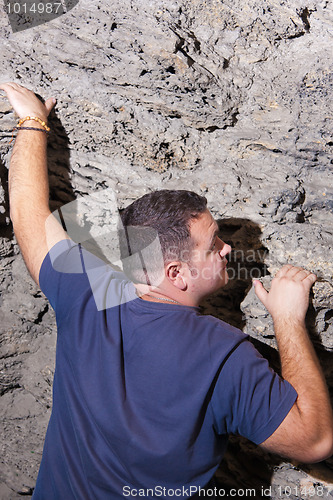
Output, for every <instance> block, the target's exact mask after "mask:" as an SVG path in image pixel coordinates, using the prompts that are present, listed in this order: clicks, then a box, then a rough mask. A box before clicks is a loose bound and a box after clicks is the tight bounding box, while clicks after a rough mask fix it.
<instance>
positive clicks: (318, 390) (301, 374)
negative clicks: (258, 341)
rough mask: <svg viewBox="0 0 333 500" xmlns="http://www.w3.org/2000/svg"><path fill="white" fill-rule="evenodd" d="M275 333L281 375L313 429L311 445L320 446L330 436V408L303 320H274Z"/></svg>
mask: <svg viewBox="0 0 333 500" xmlns="http://www.w3.org/2000/svg"><path fill="white" fill-rule="evenodd" d="M274 329H275V335H276V339H277V343H278V347H279V353H280V358H281V367H282V375H283V377H284V378H285V379H286V380H288V382H290V383H291V384H292V386H293V387H294V388H295V390H296V391H297V393H298V398H297V403H296V404H297V407H298V410H299V412H300V416H301V418H302V420H303V421H304V423H306V424H307V425H309V424H311V425H310V427H311V428H312V429H313V439H314V444H313V446H316V445H317V444H318V446H323V444H325V439H326V437H328V436H331V435H332V425H333V420H332V408H331V403H330V398H329V394H328V390H327V386H326V382H325V378H324V375H323V372H322V369H321V367H320V364H319V361H318V358H317V355H316V353H315V350H314V347H313V345H312V342H311V340H310V338H309V335H308V332H307V329H306V326H305V323H304V322H299V321H297V322H294V323H293V322H291V321H288V320H285V319H282V318H280V319H275V321H274Z"/></svg>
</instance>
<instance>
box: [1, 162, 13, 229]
mask: <svg viewBox="0 0 333 500" xmlns="http://www.w3.org/2000/svg"><path fill="white" fill-rule="evenodd" d="M0 183H1V186H2V189H3V200H1V201H2V204H1V205H0V237H1V238H7V239H11V238H12V236H13V227H12V224H11V222H10V219H9V195H8V169H7V168H6V166H5V164H4V162H3V160H2V159H1V158H0Z"/></svg>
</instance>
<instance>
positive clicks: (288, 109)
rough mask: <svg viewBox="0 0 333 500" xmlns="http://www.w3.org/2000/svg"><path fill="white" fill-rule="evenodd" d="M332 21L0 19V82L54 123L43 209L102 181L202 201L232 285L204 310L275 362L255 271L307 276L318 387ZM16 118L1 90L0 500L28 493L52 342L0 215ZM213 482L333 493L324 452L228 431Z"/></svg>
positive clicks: (297, 11) (146, 13)
mask: <svg viewBox="0 0 333 500" xmlns="http://www.w3.org/2000/svg"><path fill="white" fill-rule="evenodd" d="M2 8H3V7H2ZM332 21H333V9H332V5H330V4H329V2H327V1H325V0H324V1H321V0H319V1H314V0H309V1H305V0H281V1H280V2H262V3H261V4H260V5H258V2H255V1H254V0H247V1H246V2H241V1H240V0H233V1H232V2H231V1H229V0H228V1H221V0H219V1H218V0H211V1H210V2H208V1H207V0H191V1H186V0H179V1H178V0H176V1H171V2H167V1H163V0H161V1H155V0H152V1H142V0H133V1H131V0H122V1H118V0H115V1H114V2H106V1H105V0H102V1H99V2H94V3H93V2H88V1H87V0H80V1H79V3H78V4H77V5H76V6H75V7H74V8H73V9H72V10H71V11H70V12H68V13H66V14H64V15H63V16H61V17H59V18H58V19H55V20H53V21H51V22H48V23H45V24H42V25H39V26H36V27H33V28H30V29H26V30H23V31H19V32H16V33H13V31H12V29H11V27H10V25H9V21H8V18H7V16H6V14H5V11H1V15H0V34H1V52H0V61H1V77H0V79H1V81H2V82H5V81H8V80H15V81H17V82H18V83H21V84H23V85H26V86H28V87H29V88H31V89H33V90H35V91H36V92H38V93H39V94H40V95H41V96H43V97H45V98H46V97H49V96H55V97H56V98H57V100H58V103H57V106H56V110H55V113H54V114H53V116H52V117H51V119H50V123H51V127H52V131H53V132H52V135H51V137H50V139H49V170H50V185H51V198H52V201H51V206H52V208H54V209H55V208H57V207H59V206H60V205H63V204H66V203H68V202H70V201H72V200H73V199H75V198H77V197H80V196H85V195H87V194H91V193H98V192H99V191H100V190H102V189H105V188H110V190H111V191H112V192H113V193H115V195H116V198H117V203H118V206H119V207H123V206H125V205H126V204H128V203H129V202H131V201H132V200H134V199H135V198H137V197H138V196H140V195H142V194H144V193H146V192H148V191H150V190H153V189H158V188H162V187H164V188H170V189H173V188H175V189H178V188H180V189H192V190H195V191H197V192H198V193H201V194H204V195H205V196H206V197H207V199H208V204H209V208H210V209H211V211H212V213H213V215H214V216H215V217H216V219H217V220H218V221H219V224H220V228H221V235H222V237H223V238H224V239H225V240H226V241H227V242H230V243H231V244H232V245H233V248H234V252H233V254H232V255H231V262H230V273H231V278H232V279H231V280H230V284H229V285H228V288H227V289H226V290H223V291H221V292H220V293H219V294H217V295H216V296H214V297H212V299H211V300H209V301H207V303H206V304H205V305H204V310H205V311H207V312H209V313H213V314H214V315H216V316H218V317H221V318H224V319H226V320H227V321H229V322H231V323H232V324H235V325H238V326H240V327H242V328H243V329H244V331H246V332H248V333H249V334H250V335H251V336H252V337H253V341H254V343H255V344H256V346H257V347H258V348H259V349H260V350H261V351H262V352H263V354H264V355H266V356H268V357H269V358H270V360H271V362H272V364H273V365H276V366H278V365H277V363H278V361H277V359H276V350H275V347H276V346H275V340H274V336H273V335H272V324H271V321H270V318H269V316H268V315H267V313H266V311H265V310H264V308H263V306H262V305H261V304H260V303H259V302H258V300H257V299H256V297H255V295H254V292H253V290H252V288H251V278H253V277H258V276H262V277H263V278H262V280H263V282H264V283H266V284H267V285H268V286H269V282H270V280H271V275H272V274H274V272H276V270H277V269H278V268H279V267H280V266H281V265H283V264H285V263H291V264H296V265H301V266H304V267H306V268H308V269H311V270H312V271H314V272H316V273H317V275H318V277H319V280H318V282H317V283H316V284H315V286H314V288H313V296H312V301H311V307H310V311H309V315H308V316H309V317H308V324H309V329H310V331H311V335H312V337H313V341H314V343H315V345H316V348H317V351H318V354H319V357H320V360H321V363H322V365H323V367H324V370H325V375H326V377H327V380H328V382H329V385H330V390H331V391H332V390H333V370H332V349H333V324H332V317H333V314H332V298H333V278H332V276H333V264H332V262H333V258H332V257H333V255H332V254H333V252H332V239H333V237H332V232H333V222H332V207H333V201H332V200H333V196H332V195H333V172H332V162H331V152H332V146H333V143H332V138H331V135H330V132H331V130H332V99H331V94H332V83H333V78H332V72H331V69H332ZM15 124H16V118H15V117H14V114H13V113H12V111H11V108H10V106H9V105H8V103H7V101H6V100H5V99H0V128H1V131H2V132H1V134H0V144H1V150H0V151H1V156H0V173H1V175H0V177H1V186H0V230H1V239H0V257H1V271H2V272H1V277H0V293H1V297H0V329H1V332H0V333H1V365H2V366H1V394H2V396H1V418H2V421H3V426H2V436H1V443H2V466H1V470H0V481H1V485H0V497H1V498H3V499H4V500H5V499H13V498H20V494H23V493H24V494H26V495H29V493H31V490H32V488H33V485H34V482H35V478H36V474H37V471H38V465H39V461H40V458H41V452H42V445H43V438H44V434H45V429H46V425H47V421H48V418H49V416H50V408H51V386H52V376H53V370H54V349H55V335H56V331H55V320H54V314H53V312H52V310H51V308H50V307H49V306H48V303H47V301H46V299H45V297H44V296H43V294H42V293H41V292H40V291H39V289H38V287H37V286H36V285H35V284H34V283H33V282H32V280H31V278H30V276H29V275H28V273H27V271H26V269H25V266H24V263H23V261H22V258H21V256H20V254H19V251H18V248H17V244H16V241H15V238H14V236H13V233H12V227H11V224H10V220H9V206H8V190H7V169H8V165H9V158H10V153H11V149H12V145H11V144H9V140H10V136H11V134H10V133H8V132H5V131H7V130H10V129H12V128H13V126H14V125H15ZM96 198H97V200H96V202H95V204H93V208H92V210H91V211H90V212H89V213H87V214H85V218H86V223H87V224H88V225H90V227H93V225H94V224H96V221H98V220H100V218H101V206H100V204H99V203H98V195H97V197H96ZM101 224H102V223H101ZM32 230H33V229H32ZM219 477H220V479H221V481H222V482H223V484H225V485H229V486H231V487H232V486H233V485H238V487H244V488H245V487H251V486H253V485H254V486H255V487H256V488H257V489H258V491H259V490H260V488H261V487H269V486H272V487H273V490H272V498H295V499H296V498H303V496H302V495H301V494H300V491H297V490H295V489H293V488H294V487H295V486H296V487H300V486H303V487H304V488H309V487H310V486H314V485H315V487H316V488H317V487H318V485H321V486H323V488H324V490H323V491H324V492H325V495H326V496H328V495H330V494H332V495H333V461H332V459H329V460H327V461H325V462H323V463H321V464H317V465H313V466H312V465H311V466H309V465H308V466H304V465H302V464H298V463H295V462H293V463H289V462H286V461H283V460H282V459H278V458H277V457H272V456H268V455H265V454H263V453H261V452H260V451H258V449H257V448H256V447H254V446H253V445H252V444H251V443H249V442H247V441H246V440H242V439H236V438H233V439H232V440H231V443H230V448H229V451H228V455H227V459H226V461H225V464H224V465H223V467H221V470H220V471H219ZM288 488H292V490H291V491H289V490H288ZM319 491H321V490H315V492H316V494H318V495H319V496H318V498H320V497H322V495H320V494H319V493H318V492H319ZM304 498H306V496H304ZM312 498H317V496H313V497H312Z"/></svg>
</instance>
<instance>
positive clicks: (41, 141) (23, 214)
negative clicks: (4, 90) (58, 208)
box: [9, 122, 49, 226]
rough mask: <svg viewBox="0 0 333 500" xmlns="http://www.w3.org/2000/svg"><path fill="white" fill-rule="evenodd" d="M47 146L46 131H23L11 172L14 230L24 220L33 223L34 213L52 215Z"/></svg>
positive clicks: (18, 136) (16, 146) (11, 164)
mask: <svg viewBox="0 0 333 500" xmlns="http://www.w3.org/2000/svg"><path fill="white" fill-rule="evenodd" d="M26 123H30V122H26ZM34 125H35V124H34ZM31 126H32V125H31ZM46 146H47V140H46V134H45V133H44V132H42V131H41V132H38V131H33V130H22V131H19V132H18V134H17V138H16V141H15V145H14V149H13V153H12V157H11V161H10V170H9V198H10V212H11V218H12V221H13V224H14V226H15V225H16V224H19V225H21V222H23V221H22V218H23V219H24V220H28V221H29V218H30V217H31V214H32V213H43V214H45V213H46V212H47V211H49V201H48V200H49V185H48V175H47V159H46ZM22 225H23V226H25V224H22Z"/></svg>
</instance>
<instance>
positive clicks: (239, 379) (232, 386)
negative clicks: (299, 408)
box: [212, 340, 297, 444]
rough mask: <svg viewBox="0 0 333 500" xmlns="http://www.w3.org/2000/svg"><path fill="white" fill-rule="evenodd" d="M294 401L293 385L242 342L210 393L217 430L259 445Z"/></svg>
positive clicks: (270, 433)
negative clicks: (236, 435) (211, 394)
mask: <svg viewBox="0 0 333 500" xmlns="http://www.w3.org/2000/svg"><path fill="white" fill-rule="evenodd" d="M296 398H297V392H296V391H295V389H294V388H293V387H292V385H291V384H289V382H287V381H286V380H283V379H282V378H281V377H280V376H279V375H278V374H277V373H276V372H274V370H272V369H271V368H270V367H269V365H268V361H267V360H266V359H265V358H263V357H262V356H261V354H260V353H259V352H258V351H257V350H256V349H255V347H254V346H253V345H252V344H251V343H250V342H249V341H247V340H245V341H243V342H241V343H240V344H239V345H238V346H237V347H236V349H234V351H233V352H232V353H231V354H230V355H229V357H228V358H227V360H226V361H225V363H224V365H223V366H222V369H221V371H220V374H219V377H218V380H217V383H216V386H215V389H214V392H213V396H212V409H213V413H214V419H215V427H216V430H217V432H218V433H219V434H230V433H232V434H239V435H241V436H244V437H246V438H247V439H250V440H251V441H253V442H254V443H256V444H259V443H262V442H263V441H265V440H266V439H267V438H268V437H269V436H271V435H272V434H273V432H274V431H275V430H276V429H277V428H278V427H279V425H280V424H281V423H282V421H283V420H284V418H285V417H286V416H287V414H288V413H289V411H290V409H291V408H292V406H293V404H294V402H295V401H296Z"/></svg>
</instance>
